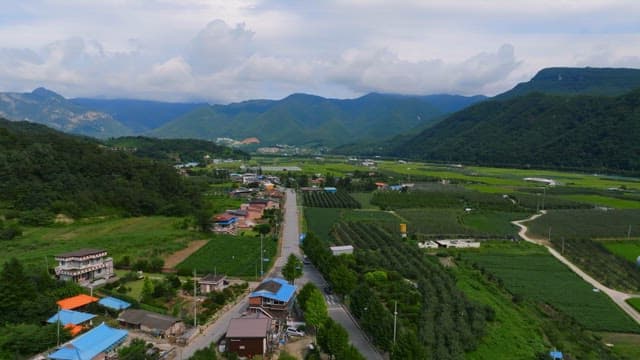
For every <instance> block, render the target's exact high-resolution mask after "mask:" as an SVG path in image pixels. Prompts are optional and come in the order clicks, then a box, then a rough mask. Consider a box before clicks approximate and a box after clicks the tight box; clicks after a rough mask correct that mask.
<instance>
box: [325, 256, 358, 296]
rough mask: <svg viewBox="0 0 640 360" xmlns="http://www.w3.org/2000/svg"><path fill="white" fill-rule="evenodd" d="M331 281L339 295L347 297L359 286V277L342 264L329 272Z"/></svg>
mask: <svg viewBox="0 0 640 360" xmlns="http://www.w3.org/2000/svg"><path fill="white" fill-rule="evenodd" d="M329 281H330V282H331V284H332V285H333V289H334V290H335V291H336V292H337V293H338V294H343V295H347V294H349V293H351V291H352V290H353V289H354V288H355V287H356V285H357V284H358V275H356V273H355V272H354V271H353V270H351V269H349V267H347V266H346V265H345V264H340V265H338V266H336V267H334V268H333V269H332V270H331V271H330V272H329Z"/></svg>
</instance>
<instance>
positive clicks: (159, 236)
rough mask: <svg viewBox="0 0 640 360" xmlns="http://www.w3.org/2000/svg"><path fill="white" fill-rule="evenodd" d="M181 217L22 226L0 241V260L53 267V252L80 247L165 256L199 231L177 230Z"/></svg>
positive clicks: (117, 256) (116, 255)
mask: <svg viewBox="0 0 640 360" xmlns="http://www.w3.org/2000/svg"><path fill="white" fill-rule="evenodd" d="M182 223H183V219H181V218H171V217H161V216H153V217H135V218H125V219H106V220H94V222H92V223H75V224H71V225H56V226H51V227H36V228H25V229H24V235H23V236H21V237H19V238H17V239H14V240H11V241H4V242H2V245H1V249H2V251H0V262H2V263H4V262H5V261H7V260H8V259H10V258H11V257H16V258H17V259H19V260H21V261H23V262H24V263H25V265H27V266H33V265H36V264H37V266H42V267H43V268H44V265H45V261H46V262H47V265H48V266H49V267H53V266H55V264H54V259H53V257H54V256H55V255H56V254H60V253H64V252H68V251H74V250H78V249H83V248H98V249H105V250H107V252H108V253H109V256H112V257H113V258H114V259H115V260H117V259H120V258H122V257H123V256H129V257H131V259H136V258H138V257H151V256H164V255H167V254H170V253H173V252H175V251H178V250H180V249H182V248H184V247H186V246H187V244H188V243H189V241H190V240H193V239H196V238H202V236H203V235H202V234H200V233H197V232H192V231H188V230H183V229H180V228H179V227H180V226H181V224H182Z"/></svg>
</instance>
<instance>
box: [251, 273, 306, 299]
mask: <svg viewBox="0 0 640 360" xmlns="http://www.w3.org/2000/svg"><path fill="white" fill-rule="evenodd" d="M269 283H276V284H279V285H280V286H279V287H278V286H274V287H273V288H276V287H277V290H275V292H273V291H271V290H270V288H271V286H270V284H269ZM296 289H297V287H296V286H294V285H291V284H289V283H288V282H287V280H285V279H280V278H269V279H265V280H264V281H263V282H262V283H261V284H260V285H258V287H257V288H256V291H254V292H252V293H251V294H249V297H258V296H260V297H264V298H267V299H273V300H277V301H282V302H289V300H291V298H292V297H293V294H294V293H295V292H296Z"/></svg>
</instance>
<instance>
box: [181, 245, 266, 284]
mask: <svg viewBox="0 0 640 360" xmlns="http://www.w3.org/2000/svg"><path fill="white" fill-rule="evenodd" d="M263 250H264V256H263V258H264V259H269V260H268V261H265V262H264V272H265V273H266V272H267V270H268V269H269V268H270V267H271V266H273V263H274V262H273V260H274V258H275V255H276V251H277V241H275V240H273V239H267V238H265V239H264V241H263ZM176 269H177V270H178V272H179V273H190V272H192V271H193V269H196V271H197V272H198V273H199V274H206V273H213V272H217V273H219V274H226V275H227V276H237V277H243V278H255V277H256V272H259V271H260V238H259V237H243V236H215V237H213V238H211V239H209V241H208V242H207V244H206V245H205V246H203V247H202V248H200V249H199V250H198V251H196V252H195V253H193V254H191V256H189V257H188V258H187V259H185V260H184V261H183V262H181V263H180V264H178V266H177V267H176Z"/></svg>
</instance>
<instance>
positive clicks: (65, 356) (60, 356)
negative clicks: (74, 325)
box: [49, 323, 128, 360]
mask: <svg viewBox="0 0 640 360" xmlns="http://www.w3.org/2000/svg"><path fill="white" fill-rule="evenodd" d="M127 335H128V333H127V331H126V330H120V329H114V328H111V327H109V326H108V325H106V324H105V323H102V324H100V325H98V326H96V327H95V328H93V329H91V330H90V331H88V332H86V333H85V334H83V335H81V336H80V337H78V338H77V339H75V340H73V341H71V342H70V343H68V344H66V345H64V346H62V347H60V348H59V349H58V350H57V351H56V352H54V353H52V354H50V355H49V359H53V360H85V359H93V358H94V357H96V355H98V354H100V353H102V352H106V351H109V350H111V349H114V348H115V347H116V346H118V345H119V344H120V343H121V342H123V341H124V339H125V338H126V337H127Z"/></svg>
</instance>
